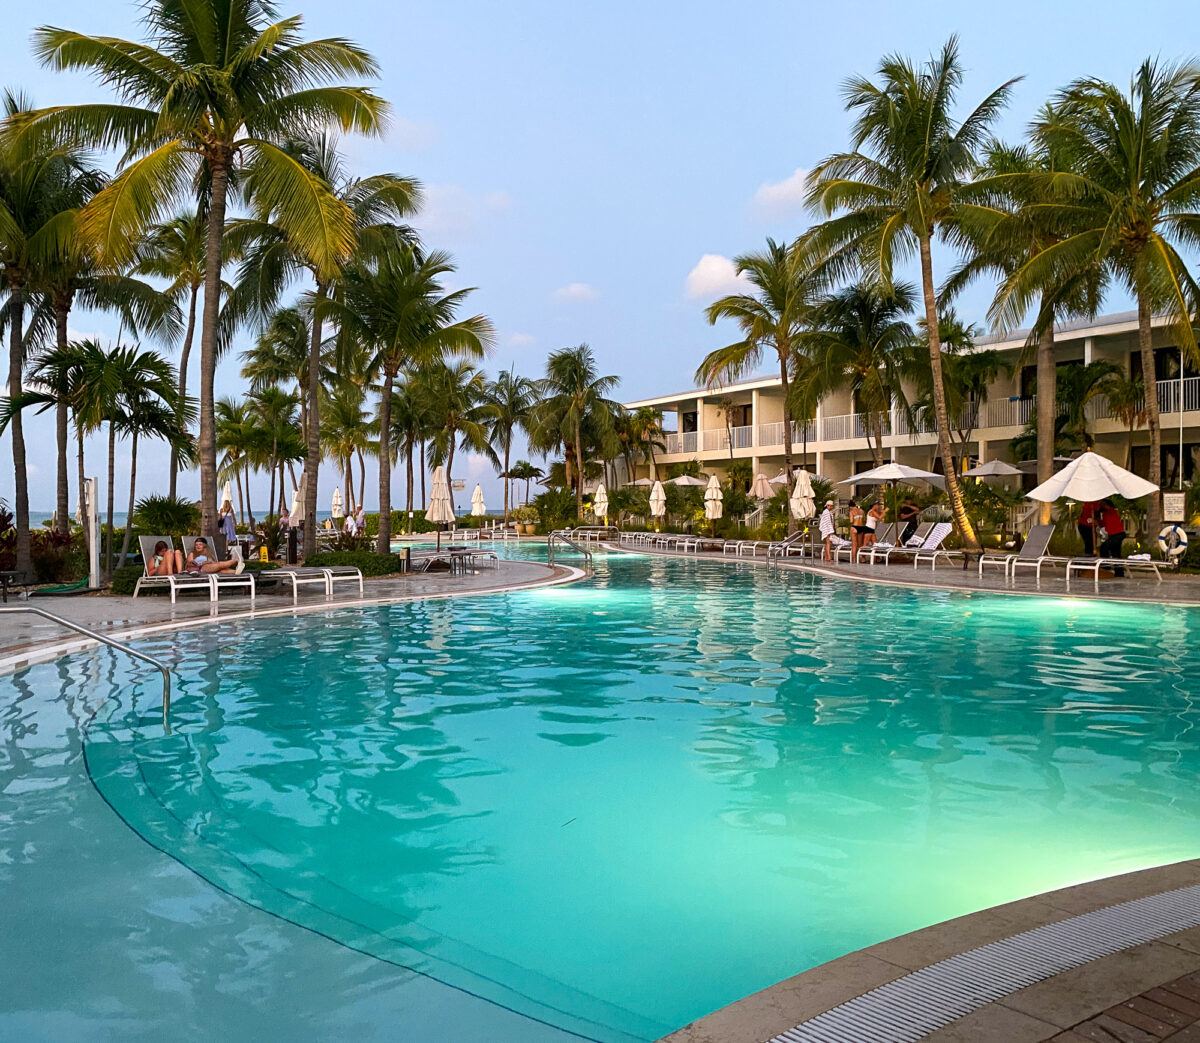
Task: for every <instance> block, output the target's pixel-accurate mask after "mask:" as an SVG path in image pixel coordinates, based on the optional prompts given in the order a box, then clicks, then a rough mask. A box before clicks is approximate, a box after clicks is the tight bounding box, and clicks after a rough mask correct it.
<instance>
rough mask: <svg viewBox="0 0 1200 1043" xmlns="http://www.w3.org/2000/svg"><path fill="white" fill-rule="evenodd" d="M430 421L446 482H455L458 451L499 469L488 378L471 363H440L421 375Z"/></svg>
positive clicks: (434, 456) (434, 455)
mask: <svg viewBox="0 0 1200 1043" xmlns="http://www.w3.org/2000/svg"><path fill="white" fill-rule="evenodd" d="M420 382H421V388H422V390H423V392H424V393H425V395H426V396H427V398H426V401H427V403H428V410H429V421H430V430H431V437H430V459H431V461H432V463H433V464H434V466H435V467H436V466H440V465H443V464H444V465H445V467H446V481H447V482H448V483H449V482H452V481H453V479H454V454H455V452H456V450H458V449H461V450H462V451H463V452H469V453H477V454H478V455H480V456H483V457H485V458H486V459H487V460H488V461H489V462H490V463H492V464H493V465H494V466H497V467H498V466H499V461H498V460H497V459H496V453H495V450H493V449H492V445H491V442H490V441H489V440H488V436H489V430H488V421H489V420H490V419H491V418H492V416H493V415H494V414H493V413H492V411H491V409H490V404H489V402H488V399H487V377H486V376H485V375H484V374H483V372H482V371H480V370H478V369H476V368H475V367H474V366H472V365H471V364H470V363H469V362H462V361H460V362H439V363H433V364H431V365H428V366H425V367H424V368H423V369H422V370H421V374H420Z"/></svg>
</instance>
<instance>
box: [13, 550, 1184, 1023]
mask: <svg viewBox="0 0 1200 1043" xmlns="http://www.w3.org/2000/svg"><path fill="white" fill-rule="evenodd" d="M1197 619H1198V617H1197V616H1196V615H1195V613H1194V612H1193V611H1192V610H1188V609H1182V608H1166V607H1154V606H1142V605H1114V604H1105V603H1101V602H1086V601H1075V600H1072V601H1067V600H1061V599H1053V598H1022V597H1004V596H988V595H963V594H954V593H948V592H937V591H927V590H923V591H912V590H905V589H900V588H890V587H889V588H885V587H871V586H866V585H861V584H850V583H843V582H838V581H829V580H821V579H819V578H816V577H813V576H808V575H803V574H799V573H783V574H780V573H779V572H777V571H774V570H770V571H768V570H767V569H764V568H756V567H752V566H730V565H718V564H713V563H704V562H694V561H680V560H674V559H659V558H645V557H635V556H621V555H612V556H608V557H605V556H598V558H597V571H596V576H595V578H594V579H592V580H589V581H587V582H584V583H580V584H576V585H572V586H567V587H558V588H549V589H544V590H533V591H525V592H517V593H513V594H508V595H502V596H488V597H475V598H464V599H454V600H447V601H437V602H425V603H409V604H401V605H394V606H388V607H383V608H377V609H367V610H363V611H341V612H335V613H330V614H319V615H316V616H313V615H309V616H301V617H295V618H287V617H284V618H278V619H270V620H262V621H259V622H257V623H255V624H254V625H253V627H244V628H243V627H239V626H237V625H235V624H220V623H215V624H214V625H213V626H212V627H210V628H207V629H204V630H194V631H181V632H179V633H177V634H174V635H171V636H169V637H164V638H162V639H158V640H154V641H145V642H142V643H141V644H140V647H144V648H146V649H147V650H151V651H154V652H157V653H159V654H166V655H168V656H170V657H171V658H172V659H173V660H174V662H175V664H176V666H175V669H176V673H177V676H178V677H179V683H178V691H177V694H176V699H175V707H174V711H173V719H174V725H175V727H174V731H173V734H171V735H164V733H163V730H162V728H161V724H160V723H159V722H158V721H157V719H156V706H155V701H154V696H153V683H152V682H149V683H147V682H145V681H144V678H143V675H141V674H140V672H139V671H138V670H137V669H136V668H132V667H129V668H127V667H126V666H125V665H124V664H122V663H115V662H113V661H112V660H111V659H110V658H109V657H108V656H107V654H104V653H95V654H89V655H80V656H74V657H70V658H69V659H64V660H60V661H59V662H58V663H56V664H51V665H47V666H43V667H35V668H32V669H31V670H29V671H27V672H26V674H25V675H24V676H23V677H22V678H21V684H22V686H23V688H24V689H26V690H30V691H34V690H36V691H50V690H54V691H60V690H62V689H63V688H64V686H66V687H70V686H84V685H88V686H91V687H90V689H89V691H91V692H92V696H91V698H92V699H93V701H94V705H100V700H101V699H105V700H107V701H104V702H103V703H102V705H100V710H99V712H98V714H97V716H96V718H95V720H94V721H92V723H91V724H90V727H89V728H88V730H87V735H86V741H85V744H84V750H85V754H86V768H87V771H88V773H89V775H90V778H91V780H92V781H93V783H94V785H95V786H96V787H97V789H98V791H99V792H100V794H102V796H103V797H104V799H105V800H107V801H108V802H109V803H110V804H111V805H112V807H113V809H114V810H115V811H116V812H117V813H118V814H119V815H120V817H121V818H122V819H124V820H125V821H126V822H127V823H128V824H129V826H131V827H132V828H133V829H134V830H136V831H137V833H138V834H140V835H141V836H143V837H144V838H145V839H147V840H148V841H150V843H151V844H153V845H154V846H155V847H157V848H159V849H161V850H162V851H164V852H166V853H168V854H170V855H171V856H173V857H174V858H176V859H178V860H179V861H180V862H181V863H182V864H183V865H185V866H187V867H188V868H189V869H191V870H193V871H194V872H195V873H197V874H199V875H200V876H201V877H202V878H204V880H206V881H208V882H210V883H211V884H214V885H216V886H217V888H219V889H220V890H221V892H224V893H226V894H228V895H231V896H234V897H235V898H236V899H239V900H241V901H242V902H244V903H248V904H249V906H251V907H253V908H255V909H259V910H265V911H266V912H269V913H271V914H274V916H275V917H278V918H280V919H281V922H285V923H291V924H296V925H300V926H301V927H303V928H306V929H307V930H308V931H310V932H315V933H316V935H317V936H319V937H320V936H323V937H325V938H328V939H332V940H334V941H336V942H338V943H341V944H342V945H344V946H348V947H350V948H351V949H352V950H354V951H356V952H358V953H362V954H365V955H366V956H368V957H372V958H375V959H376V960H378V961H386V963H385V964H384V966H385V967H399V968H406V969H408V970H411V971H416V972H418V973H419V974H421V975H426V976H428V977H429V978H431V979H434V980H436V981H438V982H442V983H444V984H445V985H448V986H450V987H452V988H454V989H456V990H460V993H461V994H462V995H464V996H467V995H469V996H472V997H478V998H481V999H482V1000H485V1001H487V1002H489V1003H492V1004H496V1005H498V1007H499V1008H506V1009H507V1010H509V1011H514V1012H516V1013H517V1014H519V1015H523V1016H525V1017H527V1018H531V1019H536V1021H537V1022H540V1023H544V1024H545V1025H547V1026H552V1027H555V1028H558V1029H562V1030H564V1031H566V1032H573V1033H576V1034H578V1035H580V1036H583V1037H586V1038H592V1039H599V1040H648V1039H653V1038H655V1037H656V1036H658V1035H661V1034H662V1033H664V1032H667V1031H668V1030H670V1029H671V1028H674V1027H676V1026H678V1025H680V1024H682V1023H684V1022H686V1021H688V1020H690V1019H692V1018H694V1017H697V1016H699V1015H701V1014H704V1013H706V1012H707V1011H709V1010H712V1009H714V1008H716V1007H719V1006H721V1005H723V1004H725V1003H728V1002H730V1001H732V1000H734V999H737V998H739V997H740V996H742V995H745V994H747V993H749V992H751V991H754V990H756V989H759V988H762V987H764V986H766V985H769V984H771V983H773V982H775V981H777V980H779V979H780V978H782V977H785V976H787V975H790V974H793V973H795V972H797V971H799V970H802V969H805V968H807V967H810V966H813V965H815V964H817V963H820V962H823V961H825V960H827V959H830V958H832V957H835V956H837V955H839V954H841V953H844V952H846V951H849V950H852V949H856V948H859V947H861V946H863V945H866V944H869V943H871V942H874V941H878V940H880V939H883V938H886V937H890V936H892V935H895V934H897V933H900V932H903V931H907V930H910V929H913V928H917V927H920V926H923V925H926V924H929V923H933V922H936V921H939V920H943V919H946V918H947V917H950V916H954V915H957V914H960V913H964V912H968V911H971V910H974V909H978V908H981V907H984V906H987V905H992V904H995V903H997V902H1001V901H1005V900H1008V899H1013V898H1018V897H1021V896H1024V895H1028V894H1031V893H1034V892H1038V891H1043V890H1046V889H1049V888H1052V887H1057V886H1061V885H1065V884H1068V883H1072V882H1076V881H1080V880H1085V879H1091V878H1095V877H1099V876H1105V875H1109V874H1112V873H1116V872H1121V871H1124V870H1128V869H1133V868H1138V867H1141V866H1147V865H1153V864H1158V863H1162V862H1168V861H1172V860H1175V859H1178V858H1184V857H1194V856H1195V855H1196V854H1197V851H1198V849H1200V794H1197V792H1196V787H1195V781H1194V780H1195V776H1196V771H1197V768H1200V755H1198V753H1197V747H1196V743H1195V736H1194V733H1193V729H1194V728H1195V726H1196V724H1197V721H1198V720H1200V717H1198V716H1197V712H1196V709H1195V708H1194V706H1193V701H1194V700H1193V682H1192V680H1190V679H1193V678H1195V677H1196V676H1200V651H1197V647H1198V643H1197V638H1198V637H1200V623H1198V622H1197ZM98 664H102V668H101V667H100V666H99V665H98ZM135 679H136V683H135ZM0 683H3V682H0ZM10 719H11V718H10V717H9V716H6V717H5V720H6V721H9V720H10ZM6 730H7V726H6ZM4 799H7V800H10V801H11V800H12V799H13V794H12V793H8V792H6V796H5V798H3V799H0V823H3V822H5V821H6V819H5V817H4V814H3V813H4V810H5V809H4V806H3V800H4ZM0 837H3V838H4V841H5V844H6V845H7V847H8V848H10V849H11V847H12V845H13V843H14V842H15V841H16V840H18V839H19V835H18V834H17V833H14V832H13V830H12V828H11V823H9V825H8V826H4V825H0ZM259 984H260V986H263V987H266V988H268V991H269V986H270V982H269V981H266V982H260V983H259ZM0 999H2V997H0ZM132 1016H133V1017H136V1012H134V1013H133V1015H132ZM461 1038H465V1037H461ZM479 1038H486V1036H480V1037H479Z"/></svg>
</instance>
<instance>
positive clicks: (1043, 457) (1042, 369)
mask: <svg viewBox="0 0 1200 1043" xmlns="http://www.w3.org/2000/svg"><path fill="white" fill-rule="evenodd" d="M1042 310H1043V312H1045V310H1046V307H1045V302H1044V301H1043V302H1042ZM1057 420H1058V366H1057V364H1056V363H1055V361H1054V320H1053V318H1051V319H1050V320H1049V321H1048V322H1047V323H1046V324H1045V327H1044V328H1043V329H1041V330H1040V331H1039V332H1038V346H1037V479H1038V485H1041V484H1042V482H1048V481H1049V480H1050V479H1051V477H1053V475H1054V431H1055V424H1056V421H1057ZM1052 513H1053V512H1052V506H1051V504H1048V503H1043V504H1042V505H1041V507H1040V508H1039V510H1038V522H1039V524H1041V525H1049V524H1050V521H1051V518H1052Z"/></svg>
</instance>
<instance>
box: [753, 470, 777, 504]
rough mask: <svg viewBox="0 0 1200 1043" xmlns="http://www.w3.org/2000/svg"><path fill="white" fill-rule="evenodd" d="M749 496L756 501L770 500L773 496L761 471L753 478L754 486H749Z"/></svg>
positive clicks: (772, 491)
mask: <svg viewBox="0 0 1200 1043" xmlns="http://www.w3.org/2000/svg"><path fill="white" fill-rule="evenodd" d="M750 495H751V496H752V497H753V498H754V499H756V500H770V499H772V498H773V497H774V495H775V490H774V489H772V488H771V483H770V482H768V481H767V476H766V475H765V474H763V473H762V472H761V471H760V472H759V473H758V474H756V475H755V476H754V484H753V485H751V486H750Z"/></svg>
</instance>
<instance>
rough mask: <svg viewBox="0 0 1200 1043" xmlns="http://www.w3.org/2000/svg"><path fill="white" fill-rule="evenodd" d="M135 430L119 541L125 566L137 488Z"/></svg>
mask: <svg viewBox="0 0 1200 1043" xmlns="http://www.w3.org/2000/svg"><path fill="white" fill-rule="evenodd" d="M137 444H138V433H137V428H136V427H135V428H134V429H133V439H132V441H131V442H130V446H129V507H128V509H127V510H126V511H125V538H124V539H122V540H121V557H120V562H121V564H122V565H124V564H125V555H126V554H128V553H129V540H130V537H131V536H133V505H134V503H135V502H136V501H135V499H134V491H135V489H136V488H137Z"/></svg>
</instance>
